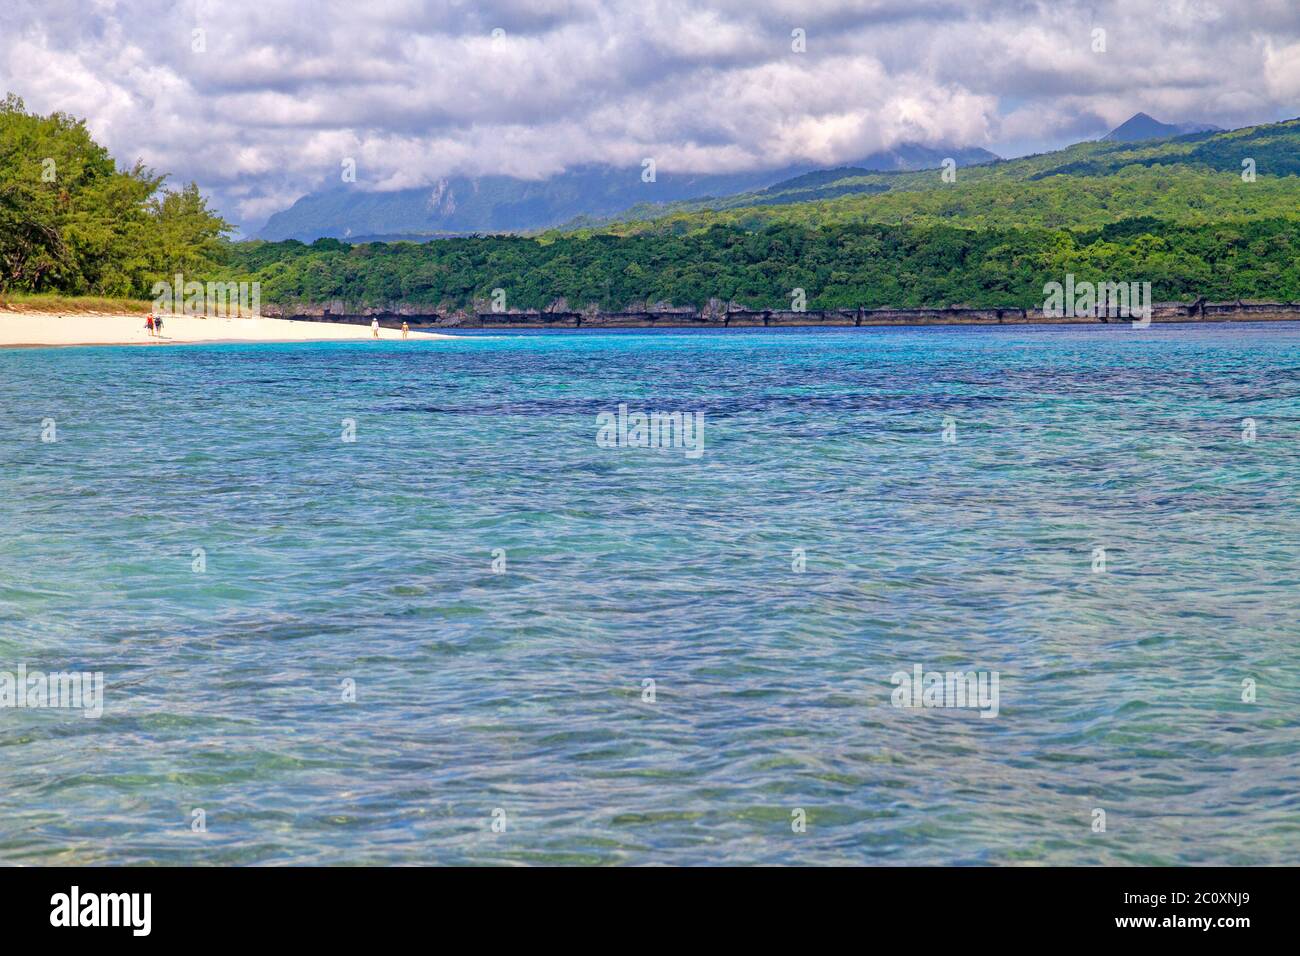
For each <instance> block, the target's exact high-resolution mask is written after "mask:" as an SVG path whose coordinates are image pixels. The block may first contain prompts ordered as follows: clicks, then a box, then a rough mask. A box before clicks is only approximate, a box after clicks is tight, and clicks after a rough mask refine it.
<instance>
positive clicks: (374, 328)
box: [370, 319, 379, 338]
mask: <svg viewBox="0 0 1300 956" xmlns="http://www.w3.org/2000/svg"><path fill="white" fill-rule="evenodd" d="M370 334H371V335H372V336H373V337H374V338H379V320H378V319H371V320H370Z"/></svg>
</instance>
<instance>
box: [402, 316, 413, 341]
mask: <svg viewBox="0 0 1300 956" xmlns="http://www.w3.org/2000/svg"><path fill="white" fill-rule="evenodd" d="M410 334H411V327H410V326H409V325H407V324H406V320H405V319H403V320H402V338H406V337H407V336H408V335H410Z"/></svg>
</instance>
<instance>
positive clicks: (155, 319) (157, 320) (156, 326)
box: [153, 315, 162, 338]
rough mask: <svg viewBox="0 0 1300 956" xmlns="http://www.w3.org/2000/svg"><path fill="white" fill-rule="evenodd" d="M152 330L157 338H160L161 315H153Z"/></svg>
mask: <svg viewBox="0 0 1300 956" xmlns="http://www.w3.org/2000/svg"><path fill="white" fill-rule="evenodd" d="M153 331H154V334H155V335H156V336H158V338H162V316H161V315H155V316H154V317H153Z"/></svg>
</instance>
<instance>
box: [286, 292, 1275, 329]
mask: <svg viewBox="0 0 1300 956" xmlns="http://www.w3.org/2000/svg"><path fill="white" fill-rule="evenodd" d="M262 314H263V315H266V316H273V317H277V318H285V319H293V320H296V321H300V322H341V323H347V324H356V325H369V324H370V322H371V321H372V320H373V319H378V320H379V324H380V325H381V326H383V327H385V328H400V327H401V325H402V323H403V322H407V323H408V324H409V325H410V326H411V328H413V329H426V330H427V329H723V328H802V327H817V326H891V325H900V326H908V325H1039V324H1045V325H1079V324H1096V323H1109V324H1118V325H1127V324H1129V320H1128V319H1119V318H1114V317H1111V318H1107V317H1105V316H1065V317H1060V316H1050V315H1044V314H1043V312H1042V311H1041V310H1039V309H1018V308H999V309H993V308H989V309H967V308H933V309H809V310H807V311H804V312H795V311H785V310H777V309H772V310H751V309H703V310H695V309H662V310H653V311H629V312H596V311H585V312H570V311H547V312H533V311H518V310H516V311H506V312H429V311H424V310H421V309H418V308H414V307H412V308H409V309H408V308H405V307H402V308H399V309H397V310H386V309H369V310H362V311H357V312H348V311H344V310H342V309H340V310H338V311H336V310H334V309H333V308H331V307H319V308H311V307H308V308H302V309H295V308H293V307H278V306H273V305H268V306H263V308H262ZM1287 320H1291V321H1300V302H1245V301H1237V302H1206V301H1205V300H1204V299H1197V300H1196V301H1195V302H1157V303H1156V304H1155V305H1154V306H1153V307H1152V315H1151V321H1152V322H1262V321H1287Z"/></svg>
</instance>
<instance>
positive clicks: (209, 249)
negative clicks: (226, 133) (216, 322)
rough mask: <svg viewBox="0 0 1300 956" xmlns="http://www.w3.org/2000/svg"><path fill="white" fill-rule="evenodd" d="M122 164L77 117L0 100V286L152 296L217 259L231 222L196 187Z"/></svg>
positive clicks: (204, 269)
mask: <svg viewBox="0 0 1300 956" xmlns="http://www.w3.org/2000/svg"><path fill="white" fill-rule="evenodd" d="M163 180H164V177H162V176H158V175H155V174H154V173H152V172H151V171H149V170H147V169H145V168H144V167H143V166H142V165H140V164H138V163H137V164H136V165H135V166H134V167H133V168H131V169H129V170H119V169H118V168H117V166H116V164H115V163H114V162H113V159H112V157H111V156H109V154H108V151H107V150H105V149H104V148H103V147H102V146H100V145H99V144H97V143H96V142H95V141H94V140H93V139H91V136H90V133H89V132H88V131H87V130H86V127H85V125H84V124H83V123H81V122H80V121H77V120H74V119H73V118H72V117H70V116H67V115H65V114H63V113H55V114H53V115H52V116H35V115H32V114H29V113H28V112H27V111H26V109H25V108H24V106H23V102H22V100H20V99H18V98H17V97H16V96H13V95H12V94H11V95H9V96H8V97H7V98H6V99H5V100H4V101H3V102H0V292H61V293H68V294H73V295H107V296H146V295H148V293H149V289H150V286H151V285H152V284H153V282H154V280H155V279H157V278H159V277H162V276H170V275H172V274H174V273H176V272H185V273H187V274H199V273H202V272H208V271H212V270H213V269H215V268H216V267H217V263H218V261H219V257H220V256H221V255H222V254H223V251H224V243H223V241H222V240H223V236H224V235H225V234H226V233H227V232H228V231H229V228H230V227H229V226H228V225H227V224H226V223H225V222H224V221H223V220H222V219H220V218H219V217H218V216H216V215H215V214H213V213H212V212H211V211H210V210H209V209H208V208H207V203H206V201H205V200H204V198H203V197H202V196H201V195H200V194H199V191H198V188H197V187H196V186H194V185H192V184H191V185H189V186H187V187H185V188H184V189H182V190H181V191H179V192H169V191H166V190H164V189H163V188H162V186H163Z"/></svg>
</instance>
